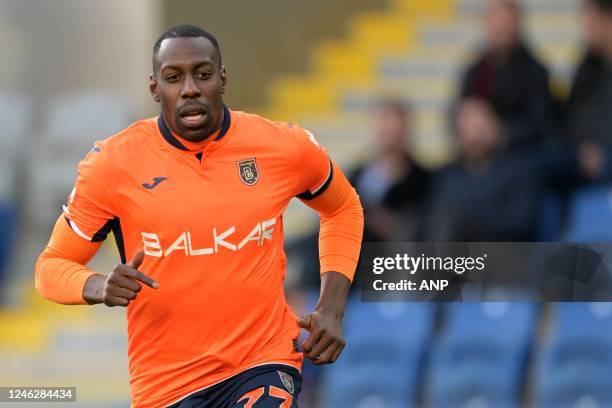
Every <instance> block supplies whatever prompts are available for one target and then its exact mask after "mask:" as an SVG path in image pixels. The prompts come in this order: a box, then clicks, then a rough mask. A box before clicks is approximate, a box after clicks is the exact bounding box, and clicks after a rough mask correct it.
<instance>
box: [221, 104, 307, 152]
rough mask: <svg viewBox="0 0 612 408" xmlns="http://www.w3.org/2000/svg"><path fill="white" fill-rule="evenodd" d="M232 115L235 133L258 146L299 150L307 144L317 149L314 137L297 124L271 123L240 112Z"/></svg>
mask: <svg viewBox="0 0 612 408" xmlns="http://www.w3.org/2000/svg"><path fill="white" fill-rule="evenodd" d="M232 115H233V120H236V122H237V123H236V128H237V133H240V134H241V135H242V136H243V137H248V139H249V140H252V141H254V142H256V143H257V144H258V145H260V146H262V145H263V146H274V147H276V148H280V149H292V150H293V149H297V150H300V146H301V145H303V144H305V143H307V144H314V145H315V146H317V147H319V144H318V142H317V141H316V139H315V137H314V135H313V134H312V133H311V132H310V131H309V130H306V129H304V128H302V127H301V126H299V125H297V124H294V123H290V122H282V121H273V120H270V119H267V118H265V117H263V116H260V115H256V114H252V113H245V112H240V111H232Z"/></svg>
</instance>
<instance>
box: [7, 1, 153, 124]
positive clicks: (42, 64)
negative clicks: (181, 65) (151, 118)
mask: <svg viewBox="0 0 612 408" xmlns="http://www.w3.org/2000/svg"><path fill="white" fill-rule="evenodd" d="M159 26H160V3H159V1H157V0H130V1H122V0H95V1H93V0H90V1H82V0H53V1H44V0H0V50H1V53H2V54H1V57H0V60H2V64H0V91H20V92H25V93H27V94H28V95H29V96H30V97H31V99H32V100H33V101H35V102H36V105H37V107H38V108H39V110H42V109H43V108H41V107H44V105H45V103H46V102H47V101H48V100H50V99H51V98H53V97H54V96H56V95H58V94H60V93H63V92H70V91H73V90H86V89H99V88H104V89H106V90H108V91H110V92H116V93H117V94H118V95H120V96H121V97H125V98H126V99H127V100H128V101H129V102H130V105H131V106H133V107H134V113H135V114H136V115H138V114H151V113H155V112H156V111H157V108H156V107H155V105H154V104H153V103H151V102H150V98H149V96H148V89H147V83H148V73H149V72H150V65H151V63H150V58H151V57H150V55H151V47H152V44H153V41H154V40H155V38H156V35H157V32H158V31H159ZM39 113H41V112H39Z"/></svg>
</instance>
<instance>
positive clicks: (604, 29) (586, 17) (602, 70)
mask: <svg viewBox="0 0 612 408" xmlns="http://www.w3.org/2000/svg"><path fill="white" fill-rule="evenodd" d="M583 6H584V7H583V14H582V17H583V18H582V22H583V30H584V36H585V39H586V42H587V44H586V45H587V51H586V55H585V56H584V59H583V61H582V63H581V64H580V66H579V68H578V70H577V72H576V75H575V78H574V81H573V84H572V90H571V95H570V98H569V101H568V104H567V130H568V132H569V135H570V136H571V137H572V139H573V140H574V141H577V142H589V143H592V144H593V145H595V146H599V147H600V148H602V149H604V150H610V148H612V115H611V114H610V113H611V112H612V0H585V1H584V2H583ZM593 151H595V149H593ZM594 154H596V153H594ZM599 155H600V156H601V153H599Z"/></svg>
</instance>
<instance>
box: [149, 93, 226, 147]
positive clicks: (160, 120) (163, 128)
mask: <svg viewBox="0 0 612 408" xmlns="http://www.w3.org/2000/svg"><path fill="white" fill-rule="evenodd" d="M231 123H232V118H231V116H230V111H229V109H228V108H227V106H226V105H225V104H223V123H222V124H221V130H220V131H219V135H217V137H216V138H215V140H214V141H215V142H216V141H218V140H221V138H222V137H223V136H225V134H226V133H227V131H228V130H229V128H230V125H231ZM157 126H158V127H159V131H160V132H161V134H162V136H163V137H164V139H166V142H168V143H169V144H171V145H172V146H174V147H176V148H177V149H180V150H189V149H187V148H186V147H185V146H184V145H183V144H182V143H181V142H180V141H179V140H178V139H177V138H176V137H174V135H173V134H172V132H171V131H170V129H168V125H166V121H165V120H164V115H163V114H162V113H160V114H159V116H158V117H157Z"/></svg>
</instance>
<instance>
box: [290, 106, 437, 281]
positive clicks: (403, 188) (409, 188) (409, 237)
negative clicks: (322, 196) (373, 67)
mask: <svg viewBox="0 0 612 408" xmlns="http://www.w3.org/2000/svg"><path fill="white" fill-rule="evenodd" d="M410 117H411V115H410V112H409V110H408V109H407V108H406V106H404V104H403V103H402V102H400V101H396V100H393V99H385V100H381V101H379V102H378V103H377V104H376V107H375V109H374V114H373V144H374V146H373V152H372V155H373V156H372V157H371V159H370V160H369V161H367V162H365V163H364V164H362V165H360V166H358V167H357V168H356V169H355V170H354V171H353V172H352V173H351V172H349V174H350V176H349V179H350V181H351V184H352V185H353V186H354V187H355V189H356V190H357V193H358V194H359V197H360V199H361V204H362V206H363V210H364V216H365V220H364V221H365V225H364V236H363V241H364V242H366V241H370V242H380V241H420V240H422V239H423V236H424V226H425V225H424V224H425V223H424V219H425V217H424V207H425V200H426V198H427V196H428V190H429V187H430V184H431V175H430V173H429V172H428V171H426V170H424V169H423V168H421V167H420V166H419V165H418V164H417V163H415V162H414V161H413V160H412V157H411V155H410V150H409V148H408V144H409V140H410V133H411V123H410ZM317 240H318V237H317V235H316V234H312V235H308V236H306V237H303V238H300V239H298V240H295V241H293V242H290V243H288V244H287V246H286V251H287V254H288V257H289V259H292V260H293V261H294V262H295V264H296V265H298V268H299V271H298V274H299V282H296V284H295V287H297V288H312V289H314V290H318V288H319V257H318V245H317ZM354 282H355V284H354V285H353V286H352V287H353V288H357V287H359V283H358V282H359V276H358V274H357V275H356V276H355V281H354ZM292 289H293V288H289V291H290V292H291V290H292Z"/></svg>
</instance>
